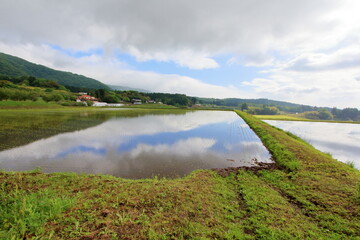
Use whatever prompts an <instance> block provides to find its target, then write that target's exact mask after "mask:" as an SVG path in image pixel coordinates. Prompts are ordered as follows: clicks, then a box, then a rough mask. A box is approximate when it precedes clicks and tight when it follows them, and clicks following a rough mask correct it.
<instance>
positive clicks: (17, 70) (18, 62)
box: [0, 53, 110, 90]
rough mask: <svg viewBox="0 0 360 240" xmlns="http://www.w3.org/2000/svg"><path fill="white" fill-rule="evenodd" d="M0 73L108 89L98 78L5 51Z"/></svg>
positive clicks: (0, 61) (2, 55)
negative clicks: (58, 68)
mask: <svg viewBox="0 0 360 240" xmlns="http://www.w3.org/2000/svg"><path fill="white" fill-rule="evenodd" d="M0 75H7V76H14V77H20V76H34V77H36V78H45V79H49V80H54V81H56V82H58V83H59V84H61V85H64V86H72V87H79V88H92V89H108V90H110V88H109V87H108V86H107V85H105V84H103V83H102V82H99V81H98V80H95V79H92V78H88V77H85V76H82V75H78V74H74V73H71V72H64V71H58V70H54V69H51V68H48V67H45V66H42V65H38V64H34V63H31V62H28V61H26V60H24V59H21V58H18V57H14V56H11V55H8V54H5V53H0Z"/></svg>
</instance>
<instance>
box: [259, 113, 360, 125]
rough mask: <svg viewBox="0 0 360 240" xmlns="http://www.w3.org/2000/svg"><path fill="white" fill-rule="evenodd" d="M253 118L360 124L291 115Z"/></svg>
mask: <svg viewBox="0 0 360 240" xmlns="http://www.w3.org/2000/svg"><path fill="white" fill-rule="evenodd" d="M254 117H256V118H258V119H261V120H279V121H302V122H329V123H354V124H360V122H354V121H339V120H315V119H307V118H301V117H297V116H293V115H254Z"/></svg>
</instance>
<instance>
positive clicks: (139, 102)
mask: <svg viewBox="0 0 360 240" xmlns="http://www.w3.org/2000/svg"><path fill="white" fill-rule="evenodd" d="M131 102H132V103H133V104H142V102H141V99H132V100H131Z"/></svg>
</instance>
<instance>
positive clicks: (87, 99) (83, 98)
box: [76, 94, 98, 102]
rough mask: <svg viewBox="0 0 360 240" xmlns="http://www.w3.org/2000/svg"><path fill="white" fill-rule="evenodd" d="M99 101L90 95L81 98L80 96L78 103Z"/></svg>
mask: <svg viewBox="0 0 360 240" xmlns="http://www.w3.org/2000/svg"><path fill="white" fill-rule="evenodd" d="M96 100H98V99H97V98H95V97H93V96H90V95H86V94H84V95H81V96H78V97H77V99H76V101H77V102H82V101H96Z"/></svg>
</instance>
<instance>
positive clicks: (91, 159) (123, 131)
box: [0, 111, 270, 178]
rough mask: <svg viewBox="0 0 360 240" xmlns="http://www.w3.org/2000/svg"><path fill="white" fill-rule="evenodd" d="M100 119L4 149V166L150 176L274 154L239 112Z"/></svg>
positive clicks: (1, 161)
mask: <svg viewBox="0 0 360 240" xmlns="http://www.w3.org/2000/svg"><path fill="white" fill-rule="evenodd" d="M64 114H65V113H64ZM99 114H100V115H99ZM101 114H102V115H104V116H102V115H101ZM101 116H102V117H101ZM73 117H74V116H73ZM79 117H80V116H79ZM81 117H82V118H84V119H85V120H86V119H88V118H89V119H92V118H91V116H88V117H87V116H81ZM34 118H35V116H34ZM96 119H98V120H97V121H96V124H94V121H91V122H92V123H93V125H95V126H93V125H89V126H90V127H88V128H86V129H82V130H77V131H72V132H67V133H61V134H57V135H55V136H52V137H48V138H43V139H40V140H37V141H34V142H32V143H29V144H27V145H24V146H20V147H16V148H12V149H8V150H4V151H1V152H0V168H2V169H6V170H30V169H34V168H35V167H41V168H42V169H43V171H45V172H59V171H73V172H86V173H102V174H111V175H114V176H119V177H125V178H145V177H152V176H154V175H158V176H166V177H175V176H183V175H186V174H188V173H189V172H191V171H193V170H195V169H209V168H223V167H235V166H249V165H251V164H253V163H254V159H257V160H258V161H261V162H270V154H269V152H268V151H267V150H266V148H265V147H264V146H263V145H262V143H261V141H260V140H259V138H258V137H257V136H256V135H255V134H254V133H253V131H252V130H251V129H250V128H249V127H248V126H247V124H246V123H245V122H244V121H243V120H242V119H241V118H240V117H239V116H238V115H237V114H235V113H234V112H223V111H194V112H179V113H178V114H151V113H150V114H133V115H131V116H129V115H126V116H125V115H122V114H117V115H110V117H109V116H108V115H107V113H106V112H102V113H97V115H96ZM99 119H100V120H99ZM29 121H30V120H29Z"/></svg>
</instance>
